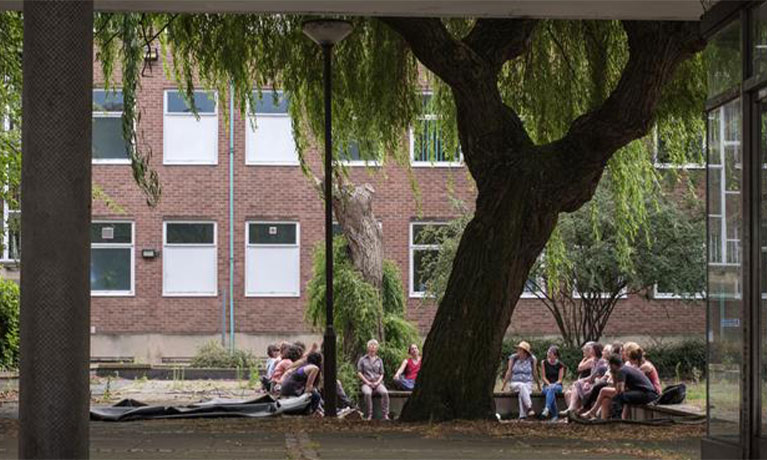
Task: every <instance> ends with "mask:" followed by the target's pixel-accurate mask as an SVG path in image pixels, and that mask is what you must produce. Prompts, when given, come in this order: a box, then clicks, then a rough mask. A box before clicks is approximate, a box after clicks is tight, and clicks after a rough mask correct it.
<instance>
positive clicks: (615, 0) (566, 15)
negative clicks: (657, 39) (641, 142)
mask: <svg viewBox="0 0 767 460" xmlns="http://www.w3.org/2000/svg"><path fill="white" fill-rule="evenodd" d="M94 3H95V8H96V9H97V10H100V11H147V12H149V11H168V12H227V13H307V14H351V15H361V16H381V15H392V16H440V17H450V16H473V17H536V18H560V19H642V20H698V19H699V18H700V16H701V15H702V14H703V12H704V6H703V4H704V3H712V2H711V1H710V0H633V1H631V0H612V1H606V0H569V1H567V0H436V1H435V0H419V1H416V0H384V1H377V0H330V1H328V0H219V1H215V0H95V1H94ZM21 5H22V1H21V0H0V9H20V8H21Z"/></svg>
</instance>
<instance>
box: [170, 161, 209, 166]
mask: <svg viewBox="0 0 767 460" xmlns="http://www.w3.org/2000/svg"><path fill="white" fill-rule="evenodd" d="M162 165H163V166H218V161H214V162H193V161H173V162H170V161H165V160H163V162H162Z"/></svg>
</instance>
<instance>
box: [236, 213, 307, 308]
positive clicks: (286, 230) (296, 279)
mask: <svg viewBox="0 0 767 460" xmlns="http://www.w3.org/2000/svg"><path fill="white" fill-rule="evenodd" d="M300 241H301V235H300V228H299V224H298V223H297V222H246V223H245V296H246V297H299V296H300V295H301V248H300V243H299V242H300Z"/></svg>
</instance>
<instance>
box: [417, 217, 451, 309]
mask: <svg viewBox="0 0 767 460" xmlns="http://www.w3.org/2000/svg"><path fill="white" fill-rule="evenodd" d="M416 225H440V226H443V225H449V222H448V221H437V220H429V221H410V222H409V223H408V227H409V235H408V296H409V297H410V298H411V299H426V298H434V296H431V295H429V294H428V293H427V292H426V291H416V290H415V251H434V250H437V251H439V249H440V245H438V244H415V243H414V242H413V227H415V226H416Z"/></svg>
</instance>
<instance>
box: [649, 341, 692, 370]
mask: <svg viewBox="0 0 767 460" xmlns="http://www.w3.org/2000/svg"><path fill="white" fill-rule="evenodd" d="M645 353H646V355H647V359H649V360H650V361H652V363H653V365H655V368H656V369H658V374H660V377H661V378H662V379H672V378H676V377H677V375H678V376H679V378H682V379H693V378H694V377H695V375H694V374H695V372H696V369H697V372H700V371H705V369H706V342H705V341H704V340H703V339H688V340H684V341H681V342H674V343H668V344H658V345H654V346H648V347H647V348H646V349H645Z"/></svg>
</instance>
